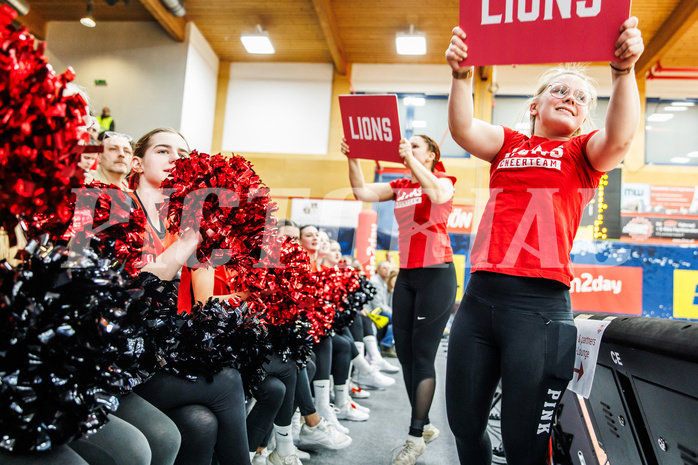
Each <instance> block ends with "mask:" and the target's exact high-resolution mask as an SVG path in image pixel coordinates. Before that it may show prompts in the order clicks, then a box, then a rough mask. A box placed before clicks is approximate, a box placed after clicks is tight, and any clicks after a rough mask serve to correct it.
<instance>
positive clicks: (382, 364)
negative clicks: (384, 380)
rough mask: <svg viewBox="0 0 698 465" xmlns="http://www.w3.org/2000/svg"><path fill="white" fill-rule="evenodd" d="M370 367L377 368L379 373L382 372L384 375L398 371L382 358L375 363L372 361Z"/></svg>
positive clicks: (397, 368) (398, 369)
mask: <svg viewBox="0 0 698 465" xmlns="http://www.w3.org/2000/svg"><path fill="white" fill-rule="evenodd" d="M371 365H372V366H374V367H376V368H378V369H379V370H380V371H384V372H386V373H397V372H398V371H400V368H399V367H396V366H395V365H393V364H392V363H390V362H388V361H387V360H386V359H384V358H379V359H377V360H375V361H372V362H371Z"/></svg>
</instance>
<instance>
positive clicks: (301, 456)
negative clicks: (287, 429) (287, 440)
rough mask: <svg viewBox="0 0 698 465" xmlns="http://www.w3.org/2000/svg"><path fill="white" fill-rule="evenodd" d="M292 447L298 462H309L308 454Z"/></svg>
mask: <svg viewBox="0 0 698 465" xmlns="http://www.w3.org/2000/svg"><path fill="white" fill-rule="evenodd" d="M293 447H294V448H295V449H296V457H298V460H300V461H301V462H302V461H303V460H310V454H309V453H307V452H306V451H304V450H300V449H298V448H297V447H296V446H295V445H294V446H293Z"/></svg>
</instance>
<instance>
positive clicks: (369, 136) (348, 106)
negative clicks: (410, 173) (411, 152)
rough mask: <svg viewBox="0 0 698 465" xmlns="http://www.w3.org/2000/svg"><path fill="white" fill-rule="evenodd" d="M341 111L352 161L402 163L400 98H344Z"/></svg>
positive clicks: (373, 96)
mask: <svg viewBox="0 0 698 465" xmlns="http://www.w3.org/2000/svg"><path fill="white" fill-rule="evenodd" d="M339 110H340V112H341V113H342V126H343V128H344V138H345V139H346V140H347V144H349V148H350V153H349V157H350V158H368V159H371V160H384V161H393V162H396V163H402V159H401V158H400V155H398V148H399V147H400V138H401V137H402V136H401V134H400V119H399V118H398V112H397V95H340V96H339Z"/></svg>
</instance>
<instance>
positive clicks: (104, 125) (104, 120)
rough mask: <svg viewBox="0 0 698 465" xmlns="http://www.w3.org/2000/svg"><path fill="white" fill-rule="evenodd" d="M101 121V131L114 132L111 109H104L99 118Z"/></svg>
mask: <svg viewBox="0 0 698 465" xmlns="http://www.w3.org/2000/svg"><path fill="white" fill-rule="evenodd" d="M97 121H99V126H100V131H99V132H104V131H113V130H114V118H112V117H111V110H109V107H104V108H102V114H101V115H99V116H98V117H97Z"/></svg>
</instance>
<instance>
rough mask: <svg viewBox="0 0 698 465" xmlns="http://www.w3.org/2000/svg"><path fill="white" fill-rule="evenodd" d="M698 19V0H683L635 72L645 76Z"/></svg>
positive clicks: (655, 36)
mask: <svg viewBox="0 0 698 465" xmlns="http://www.w3.org/2000/svg"><path fill="white" fill-rule="evenodd" d="M696 20H698V0H681V3H679V4H678V5H677V6H676V8H674V11H672V13H671V15H669V17H668V18H667V20H666V21H664V24H662V26H661V27H660V28H659V30H658V31H657V33H656V34H655V35H654V37H652V40H650V42H649V43H648V44H647V47H645V51H644V52H643V53H642V56H640V59H639V60H637V63H635V74H636V75H637V76H644V75H645V74H646V73H647V72H648V71H649V70H650V68H652V66H654V64H655V63H656V62H657V61H659V60H660V59H661V58H662V56H664V54H665V53H666V52H667V51H668V50H669V49H670V48H671V47H673V46H674V45H676V43H677V42H678V41H679V40H680V39H681V37H682V36H683V35H684V33H685V32H686V31H688V30H689V29H690V28H691V26H693V23H695V22H696Z"/></svg>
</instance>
